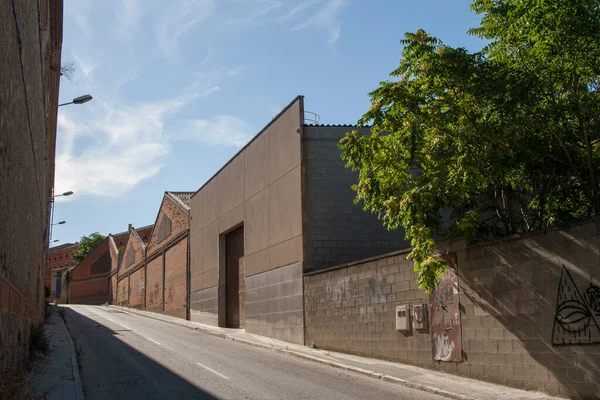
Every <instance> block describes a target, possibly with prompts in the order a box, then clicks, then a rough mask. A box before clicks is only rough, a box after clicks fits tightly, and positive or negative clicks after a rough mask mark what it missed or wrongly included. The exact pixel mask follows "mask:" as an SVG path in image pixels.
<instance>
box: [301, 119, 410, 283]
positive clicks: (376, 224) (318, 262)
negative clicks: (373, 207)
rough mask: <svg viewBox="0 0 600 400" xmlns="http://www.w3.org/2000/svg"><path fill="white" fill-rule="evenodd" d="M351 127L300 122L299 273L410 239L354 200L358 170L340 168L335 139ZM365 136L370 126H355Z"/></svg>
mask: <svg viewBox="0 0 600 400" xmlns="http://www.w3.org/2000/svg"><path fill="white" fill-rule="evenodd" d="M352 129H356V127H352V126H310V125H307V126H304V130H303V135H302V179H303V193H302V214H303V232H304V271H306V272H308V271H311V270H315V269H321V268H328V267H331V266H334V265H339V264H343V263H347V262H351V261H356V260H360V259H363V258H367V257H372V256H376V255H379V254H384V253H388V252H391V251H394V250H397V249H400V248H403V247H408V246H409V243H408V242H406V241H405V240H404V231H402V230H398V231H393V232H390V231H388V230H386V229H385V228H384V227H383V226H382V223H381V221H379V220H378V218H377V216H376V215H374V214H370V213H367V212H365V211H363V209H362V204H354V197H355V192H354V191H353V190H352V189H351V187H352V185H355V184H356V183H357V182H358V174H357V173H356V172H352V170H350V169H347V168H345V164H346V163H345V161H344V160H342V159H341V157H340V155H341V151H340V149H339V148H338V143H339V141H340V139H341V138H343V137H344V136H345V135H346V133H347V132H349V131H351V130H352ZM359 131H360V133H361V134H365V135H366V134H369V133H370V131H369V128H361V129H359Z"/></svg>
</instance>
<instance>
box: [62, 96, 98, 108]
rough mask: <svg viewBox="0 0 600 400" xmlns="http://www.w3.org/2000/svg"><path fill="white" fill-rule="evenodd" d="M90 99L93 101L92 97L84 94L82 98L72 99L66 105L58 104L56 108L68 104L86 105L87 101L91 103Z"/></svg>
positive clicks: (64, 104)
mask: <svg viewBox="0 0 600 400" xmlns="http://www.w3.org/2000/svg"><path fill="white" fill-rule="evenodd" d="M92 99H93V97H92V96H90V95H89V94H84V95H83V96H79V97H75V98H74V99H73V101H70V102H68V103H62V104H59V105H58V106H59V107H62V106H66V105H69V104H83V103H87V102H88V101H91V100H92Z"/></svg>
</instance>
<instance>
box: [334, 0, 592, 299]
mask: <svg viewBox="0 0 600 400" xmlns="http://www.w3.org/2000/svg"><path fill="white" fill-rule="evenodd" d="M471 8H472V10H474V11H475V12H476V13H478V14H481V15H482V19H481V23H480V26H479V27H477V28H474V29H471V30H470V31H469V33H470V34H472V35H477V36H479V37H480V38H482V39H484V40H486V43H487V45H486V46H485V47H484V48H483V49H482V50H481V51H478V52H474V53H472V52H469V51H467V50H466V49H464V48H452V47H450V46H446V45H444V44H443V42H442V41H440V40H439V39H437V38H434V37H431V36H430V35H429V34H427V33H426V32H424V31H422V30H419V31H417V32H414V33H407V34H405V38H404V40H403V41H402V44H403V45H404V48H403V51H402V59H401V61H400V66H399V67H398V68H397V69H396V70H394V71H393V72H392V73H391V76H392V77H393V78H394V80H391V81H386V82H381V84H380V86H379V87H378V88H377V89H375V90H374V91H373V92H371V93H370V96H371V101H372V105H371V108H370V109H369V110H368V111H367V112H366V113H365V114H364V115H363V117H362V118H361V119H360V120H359V125H365V124H369V123H371V124H372V128H371V131H372V134H371V135H367V136H361V135H360V134H359V133H358V132H356V131H354V132H350V133H348V134H347V135H346V137H345V138H343V139H342V141H341V142H340V148H341V149H342V150H343V152H342V158H344V159H345V160H346V161H347V166H348V167H349V168H352V169H353V170H355V171H359V180H358V184H357V185H355V187H354V189H355V190H356V194H357V195H356V201H357V202H358V201H362V202H363V203H364V207H365V209H366V210H369V211H371V212H373V213H376V214H378V215H379V216H380V218H381V219H382V220H383V223H384V224H385V225H386V226H387V227H388V228H389V229H397V228H404V229H405V231H406V236H407V238H408V239H411V240H412V245H413V251H412V252H411V254H410V256H409V258H411V259H413V260H414V261H415V271H417V276H418V278H417V281H418V283H419V287H420V288H422V289H424V290H426V291H427V292H430V291H431V290H433V289H434V288H435V286H436V278H437V277H439V276H440V274H441V273H442V272H443V271H444V269H445V266H444V263H443V262H442V261H440V260H438V259H437V258H434V257H432V252H433V251H434V250H435V239H465V240H467V241H473V240H484V239H490V238H493V237H497V236H502V235H511V234H519V233H523V232H528V231H534V230H538V229H542V228H544V227H547V226H551V225H555V224H560V223H565V222H569V221H572V220H578V219H584V218H588V217H590V216H594V215H598V214H599V213H600V199H599V195H598V176H599V175H598V174H599V171H598V163H599V161H600V160H599V157H600V150H599V147H598V141H599V140H600V126H599V116H600V1H598V0H594V1H592V0H581V1H576V2H575V1H569V0H545V1H534V0H475V1H473V3H472V5H471Z"/></svg>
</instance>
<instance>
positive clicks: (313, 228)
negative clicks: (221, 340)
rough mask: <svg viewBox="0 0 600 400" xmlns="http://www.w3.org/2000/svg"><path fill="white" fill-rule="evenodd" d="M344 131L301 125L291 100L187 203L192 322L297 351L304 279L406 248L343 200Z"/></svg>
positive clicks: (349, 180)
mask: <svg viewBox="0 0 600 400" xmlns="http://www.w3.org/2000/svg"><path fill="white" fill-rule="evenodd" d="M352 129H356V128H355V127H353V126H328V125H308V124H305V121H304V104H303V98H302V97H301V96H299V97H297V98H296V99H295V100H294V101H293V102H292V103H291V104H289V105H288V106H287V107H286V108H285V109H284V110H283V111H282V112H281V113H279V114H278V115H277V116H276V117H275V118H273V120H272V121H271V122H270V123H269V124H268V125H267V126H266V127H265V128H263V130H262V131H261V132H260V133H259V134H258V135H257V136H256V137H254V139H252V140H251V141H250V143H248V144H247V145H246V146H245V147H244V148H243V149H242V150H240V152H239V153H237V154H236V155H235V156H234V157H233V158H232V159H231V160H230V161H229V162H228V163H227V164H226V165H225V166H223V168H221V169H220V170H219V171H218V172H217V173H216V174H215V175H214V176H213V177H212V178H211V179H209V180H208V181H207V182H206V183H205V184H204V185H203V186H202V187H201V188H200V189H199V190H198V191H197V192H196V193H195V194H194V195H193V196H192V198H191V201H190V262H191V264H190V302H191V310H190V314H191V315H190V317H191V319H192V320H195V321H199V322H204V323H209V324H213V325H219V326H224V327H232V328H245V329H246V331H248V332H252V333H257V334H260V335H266V336H270V337H274V338H277V339H282V340H287V341H290V342H294V343H300V344H303V343H304V322H303V320H304V303H303V293H302V276H303V273H304V272H309V271H314V270H318V269H322V268H327V267H330V266H334V265H338V264H342V263H345V262H350V261H354V260H359V259H363V258H366V257H370V256H375V255H379V254H383V253H386V252H389V251H393V250H397V249H399V248H403V247H408V244H407V243H406V242H405V240H404V232H402V231H395V232H389V231H387V230H386V229H385V228H384V227H383V226H382V223H381V221H379V220H378V219H377V217H376V216H375V215H372V214H370V213H367V212H365V211H363V210H362V206H361V205H360V204H354V202H353V199H354V196H355V193H354V192H353V191H352V190H351V186H352V185H353V184H355V183H356V182H357V174H356V173H354V172H352V171H351V170H349V169H346V168H344V165H345V162H344V161H343V160H342V159H341V158H340V150H339V149H338V147H337V144H338V142H339V140H340V139H341V138H342V137H343V136H344V135H345V133H346V132H348V131H350V130H352ZM361 130H362V132H363V133H365V134H367V133H369V130H368V128H361Z"/></svg>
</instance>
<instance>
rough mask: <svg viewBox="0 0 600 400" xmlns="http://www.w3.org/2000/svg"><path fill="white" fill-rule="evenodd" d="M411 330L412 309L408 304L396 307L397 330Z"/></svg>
mask: <svg viewBox="0 0 600 400" xmlns="http://www.w3.org/2000/svg"><path fill="white" fill-rule="evenodd" d="M409 329H410V308H409V307H408V305H407V304H404V305H401V306H397V307H396V330H397V331H408V330H409Z"/></svg>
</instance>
